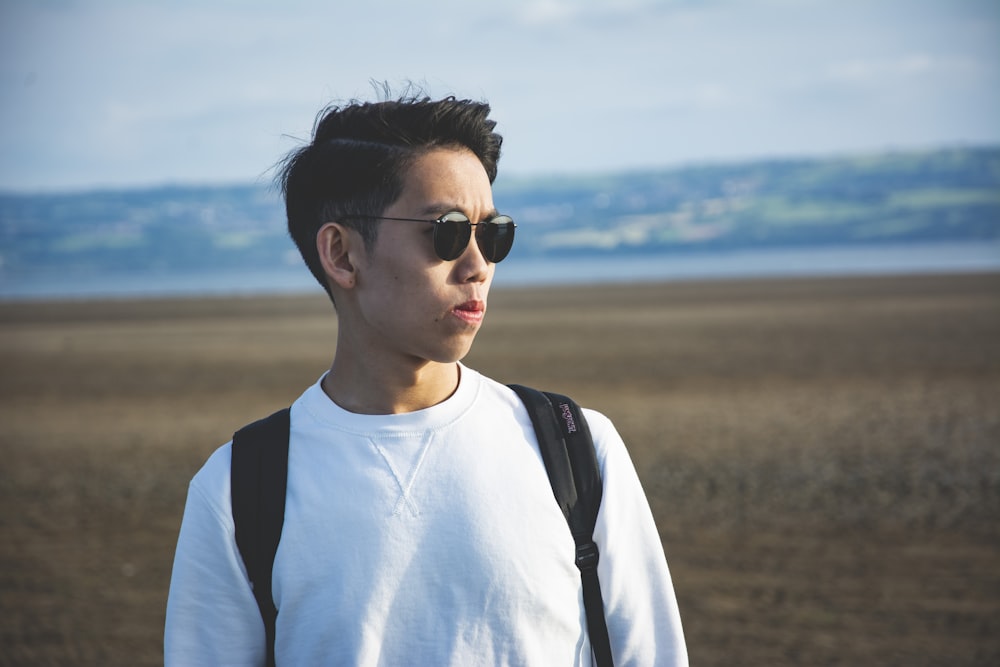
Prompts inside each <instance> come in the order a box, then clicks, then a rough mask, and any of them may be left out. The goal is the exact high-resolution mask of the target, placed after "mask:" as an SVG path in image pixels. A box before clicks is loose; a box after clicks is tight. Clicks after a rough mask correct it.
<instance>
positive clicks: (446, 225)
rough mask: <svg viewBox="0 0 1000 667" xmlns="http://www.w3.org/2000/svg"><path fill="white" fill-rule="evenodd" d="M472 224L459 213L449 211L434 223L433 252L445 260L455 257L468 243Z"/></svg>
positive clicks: (448, 260) (463, 250)
mask: <svg viewBox="0 0 1000 667" xmlns="http://www.w3.org/2000/svg"><path fill="white" fill-rule="evenodd" d="M471 236H472V226H471V225H470V224H469V219H468V218H466V217H465V216H464V215H462V214H461V213H449V214H448V215H446V216H444V217H443V218H441V220H440V221H438V222H437V223H435V225H434V252H435V253H437V256H438V257H440V258H441V259H443V260H444V261H446V262H450V261H451V260H453V259H457V258H458V257H459V256H460V255H461V254H462V253H463V252H465V249H466V248H467V247H468V245H469V238H470V237H471Z"/></svg>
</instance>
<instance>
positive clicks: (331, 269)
mask: <svg viewBox="0 0 1000 667" xmlns="http://www.w3.org/2000/svg"><path fill="white" fill-rule="evenodd" d="M363 244H364V241H363V240H362V239H361V236H360V235H359V234H358V233H357V232H356V231H354V230H352V229H349V228H347V227H345V226H344V225H342V224H340V223H339V222H328V223H326V224H325V225H323V226H322V227H320V228H319V231H318V232H317V233H316V250H317V251H318V252H319V261H320V263H321V264H322V265H323V271H324V272H325V273H326V276H327V278H328V279H329V280H330V281H331V282H332V284H331V287H333V286H338V287H340V288H342V289H351V288H353V287H354V285H355V283H356V282H357V279H358V275H357V271H358V267H357V258H358V254H359V252H360V247H361V246H362V245H363Z"/></svg>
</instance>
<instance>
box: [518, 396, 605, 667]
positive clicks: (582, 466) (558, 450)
mask: <svg viewBox="0 0 1000 667" xmlns="http://www.w3.org/2000/svg"><path fill="white" fill-rule="evenodd" d="M510 388H511V389H513V390H514V392H515V393H517V395H518V397H520V399H521V401H522V402H523V403H524V405H525V407H527V408H528V414H529V415H530V416H531V423H532V424H533V425H534V427H535V435H536V436H537V437H538V447H539V449H540V450H541V454H542V461H543V462H544V463H545V470H546V472H548V475H549V482H550V483H551V484H552V492H553V494H555V497H556V501H557V502H558V503H559V507H560V509H562V512H563V515H564V516H565V517H566V522H567V523H568V524H569V529H570V532H571V533H572V534H573V541H574V542H575V543H576V566H577V568H579V570H580V580H581V582H582V584H583V606H584V610H585V611H586V615H587V633H588V635H589V636H590V646H591V648H592V650H593V652H594V658H595V660H596V664H597V665H598V666H599V667H606V666H608V667H610V666H611V665H613V664H614V661H613V659H612V656H611V641H610V639H609V638H608V626H607V621H606V620H605V618H604V599H603V598H602V596H601V582H600V580H599V579H598V576H597V562H598V560H599V558H600V553H599V552H598V549H597V544H596V543H595V542H594V526H595V525H596V524H597V512H598V510H600V508H601V496H602V494H603V487H602V484H601V471H600V469H599V468H598V466H597V455H596V453H595V452H594V441H593V438H592V437H591V435H590V427H589V426H587V421H586V420H585V419H584V417H583V413H582V412H581V410H580V406H579V405H577V404H576V403H575V402H574V401H573V400H572V399H570V398H568V397H566V396H562V395H560V394H554V393H551V392H541V391H538V390H537V389H531V388H530V387H524V386H522V385H516V384H512V385H510Z"/></svg>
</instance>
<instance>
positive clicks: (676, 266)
mask: <svg viewBox="0 0 1000 667" xmlns="http://www.w3.org/2000/svg"><path fill="white" fill-rule="evenodd" d="M991 271H1000V242H979V243H970V242H962V243H935V244H907V245H884V246H849V247H817V248H797V249H773V250H742V251H732V252H718V253H692V254H687V255H673V254H672V255H642V256H612V257H602V258H579V257H569V258H561V259H530V260H525V259H518V258H516V256H515V257H512V258H510V259H508V260H507V261H505V262H504V263H503V264H501V265H500V266H499V267H498V271H497V276H496V279H495V283H494V284H495V285H496V286H498V287H522V286H530V285H581V284H587V283H609V282H615V283H622V282H651V281H678V280H714V279H724V278H780V277H809V276H862V275H900V274H919V273H972V272H991ZM319 289H320V288H319V286H318V285H317V284H316V282H315V281H314V280H313V278H312V276H311V275H310V274H309V272H308V271H307V270H306V269H305V267H304V266H295V267H288V268H286V269H276V270H268V271H253V272H235V271H228V272H221V271H220V272H184V273H169V272H151V273H149V274H135V273H133V274H114V273H108V274H96V275H87V276H67V275H65V274H58V275H40V276H31V277H18V276H13V277H12V276H0V299H2V300H25V299H62V298H73V299H83V298H107V297H144V296H149V297H163V296H209V295H252V294H293V293H309V292H316V291H318V290H319Z"/></svg>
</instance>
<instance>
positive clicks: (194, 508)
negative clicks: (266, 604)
mask: <svg viewBox="0 0 1000 667" xmlns="http://www.w3.org/2000/svg"><path fill="white" fill-rule="evenodd" d="M230 456H231V450H230V445H226V446H224V447H222V448H220V449H219V450H217V451H216V452H215V453H214V454H213V455H212V456H211V457H210V458H209V460H208V461H207V462H206V463H205V466H204V467H203V468H202V469H201V470H200V471H199V472H198V474H197V475H195V477H194V479H193V480H192V481H191V484H190V486H189V488H188V496H187V503H186V504H185V507H184V518H183V520H182V522H181V530H180V535H179V537H178V539H177V551H176V554H175V556H174V566H173V574H172V575H171V578H170V593H169V596H168V598H167V618H166V626H165V629H164V651H163V652H164V664H165V665H166V666H167V667H171V665H234V666H235V665H248V666H249V665H263V664H264V663H265V660H266V657H265V646H264V643H265V638H264V623H263V621H262V620H261V617H260V612H259V610H258V608H257V602H256V600H254V597H253V593H252V591H251V589H250V583H249V580H248V579H247V576H246V570H245V568H244V565H243V559H242V558H241V557H240V554H239V550H238V549H237V547H236V538H235V532H234V528H233V520H232V512H231V509H230V507H231V501H230V500H229V493H230V491H229V489H230V486H229V466H230V460H231V459H230Z"/></svg>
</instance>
